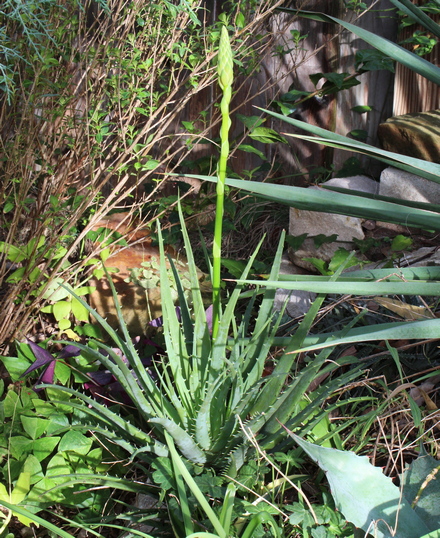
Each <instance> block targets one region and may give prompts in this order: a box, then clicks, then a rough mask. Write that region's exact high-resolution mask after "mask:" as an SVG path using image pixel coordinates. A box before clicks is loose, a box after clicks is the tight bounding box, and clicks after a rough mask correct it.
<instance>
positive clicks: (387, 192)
mask: <svg viewBox="0 0 440 538" xmlns="http://www.w3.org/2000/svg"><path fill="white" fill-rule="evenodd" d="M379 194H380V195H381V196H393V197H394V198H400V199H402V200H411V201H413V202H426V203H430V204H440V184H439V183H434V182H433V181H429V180H427V179H425V178H423V177H420V176H416V175H414V174H410V173H409V172H405V171H404V170H399V169H398V168H393V167H391V166H390V167H388V168H386V169H385V170H384V171H383V172H382V174H381V176H380V188H379Z"/></svg>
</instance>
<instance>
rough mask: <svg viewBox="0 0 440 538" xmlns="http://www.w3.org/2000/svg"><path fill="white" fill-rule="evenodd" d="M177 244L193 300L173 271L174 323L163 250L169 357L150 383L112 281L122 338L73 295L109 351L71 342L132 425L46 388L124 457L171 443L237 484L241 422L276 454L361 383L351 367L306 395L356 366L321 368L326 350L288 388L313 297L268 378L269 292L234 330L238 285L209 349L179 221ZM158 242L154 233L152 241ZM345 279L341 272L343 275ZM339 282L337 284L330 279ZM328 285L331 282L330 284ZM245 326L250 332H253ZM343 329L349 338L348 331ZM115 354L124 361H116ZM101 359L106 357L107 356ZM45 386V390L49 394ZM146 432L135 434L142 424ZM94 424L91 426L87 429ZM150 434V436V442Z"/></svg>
mask: <svg viewBox="0 0 440 538" xmlns="http://www.w3.org/2000/svg"><path fill="white" fill-rule="evenodd" d="M181 219H182V228H183V237H184V242H185V247H186V253H187V258H188V265H189V268H190V278H191V287H192V290H191V298H190V301H187V298H186V295H187V294H185V293H184V292H183V289H182V286H181V285H179V282H180V281H179V276H178V274H177V271H176V272H175V275H174V276H175V279H176V282H177V283H178V286H177V287H178V292H179V298H180V316H179V315H178V313H177V312H176V308H175V305H174V301H173V298H172V295H171V290H170V286H169V273H168V271H167V269H166V264H165V253H164V249H163V244H162V242H161V243H160V245H161V290H162V309H163V338H164V341H165V345H164V347H165V349H166V357H165V358H164V360H163V361H161V362H160V363H157V364H156V365H155V376H156V378H157V380H155V379H153V378H152V377H151V375H150V374H149V373H148V372H147V371H146V369H145V366H144V365H143V364H142V361H141V359H140V357H139V355H138V353H137V351H136V349H135V347H134V345H133V343H132V340H131V337H130V335H129V334H128V331H127V328H126V326H125V324H124V321H123V318H122V314H121V313H120V309H119V305H118V302H117V296H116V292H115V290H114V287H113V285H112V284H113V283H112V280H111V279H109V283H110V286H111V287H112V289H113V295H114V299H115V304H116V307H117V310H118V311H119V320H120V332H119V333H118V332H117V331H115V330H114V329H112V328H111V327H110V326H109V324H108V323H107V321H106V320H104V319H103V318H102V317H100V316H99V315H98V314H97V313H96V312H95V311H93V309H92V308H91V307H90V306H89V305H87V303H86V302H85V301H84V300H83V299H82V298H81V297H79V296H76V295H75V293H74V292H73V291H70V293H72V295H74V296H76V298H77V299H78V300H79V301H80V302H81V303H82V304H83V306H84V307H85V308H87V309H88V311H89V312H90V313H91V315H92V316H94V317H95V318H96V320H97V322H98V323H99V324H100V325H101V327H102V329H103V330H104V331H105V332H106V333H107V335H108V337H109V338H110V339H111V340H112V341H113V344H112V346H110V345H109V344H103V343H101V342H94V343H93V342H90V343H89V345H85V344H81V343H76V344H75V345H76V346H77V347H78V348H79V349H81V350H82V351H83V352H84V353H87V354H89V355H90V356H92V357H93V358H95V359H96V360H98V361H100V362H101V363H102V364H103V365H104V367H105V368H106V369H107V370H109V371H110V372H111V373H112V374H113V376H114V377H115V378H116V379H117V380H118V381H119V383H120V384H121V386H122V388H123V389H124V390H125V392H126V393H127V395H128V396H129V397H130V399H131V401H132V402H133V405H134V406H135V407H136V408H137V411H138V417H137V419H136V416H135V418H133V419H130V418H127V417H125V416H122V415H121V414H119V413H118V412H116V411H115V410H112V409H109V408H108V407H105V406H104V405H102V404H100V403H98V402H97V401H96V400H95V399H93V398H91V397H89V396H87V395H85V394H83V393H80V392H79V391H75V390H73V389H70V388H68V387H62V386H52V385H51V386H52V387H53V388H54V389H56V390H58V391H65V392H68V393H70V394H74V395H75V396H76V397H77V398H79V399H80V400H82V401H83V402H84V403H86V404H87V406H83V405H81V404H80V403H77V404H75V402H73V403H72V404H69V405H72V406H75V405H76V406H78V407H79V408H81V409H82V411H83V412H85V413H87V414H88V415H89V418H90V427H93V429H94V431H97V430H96V429H97V428H98V430H99V434H100V435H103V436H105V437H107V438H108V439H109V440H110V441H111V442H114V443H116V444H118V445H120V446H121V447H122V448H124V449H125V450H127V452H128V454H129V456H130V457H131V458H138V459H146V460H147V461H150V460H151V456H152V455H156V456H167V455H168V454H169V449H168V445H167V442H166V435H169V436H171V438H172V439H173V442H174V443H175V445H176V447H177V449H178V450H179V452H180V454H181V455H183V456H184V457H185V458H187V459H188V460H189V461H191V462H193V463H195V464H199V465H207V466H211V467H215V468H220V469H227V470H228V472H229V473H230V474H232V475H234V474H235V473H236V472H237V471H238V469H239V468H240V467H241V466H242V465H243V463H244V462H245V461H246V458H247V451H248V449H249V443H248V441H247V439H246V438H245V436H244V435H243V432H242V431H241V428H240V420H242V421H243V422H245V423H246V426H247V428H248V429H250V430H251V431H252V432H253V433H254V434H255V435H256V434H260V435H261V446H262V448H263V449H265V448H276V447H277V446H278V444H279V443H281V442H283V440H285V435H284V433H283V432H282V430H281V429H280V426H279V422H278V421H279V420H280V421H285V422H287V424H288V425H289V427H292V428H299V429H300V430H301V431H303V432H307V431H310V430H312V429H313V427H314V426H315V425H316V424H317V423H319V421H320V420H322V418H323V416H324V415H325V412H324V411H322V410H320V405H321V403H322V402H323V401H324V400H325V399H326V398H327V397H328V396H329V394H331V392H332V390H334V389H336V388H337V387H339V386H341V385H343V384H346V383H348V382H349V381H350V380H352V379H354V378H355V377H356V376H358V375H359V369H358V368H357V367H355V366H353V367H352V368H351V369H348V370H347V372H346V373H344V374H343V375H341V376H340V377H337V378H336V379H335V380H333V381H331V382H329V383H328V384H326V385H323V386H322V387H320V389H317V391H316V392H315V393H314V394H310V395H309V400H308V401H309V402H310V403H308V404H307V405H306V404H305V398H304V395H305V393H306V391H307V389H308V388H309V385H310V383H311V382H312V381H313V380H314V379H315V377H316V375H317V374H318V372H319V373H325V372H331V371H333V370H335V369H337V368H339V367H340V366H341V365H342V364H345V365H350V364H351V362H352V361H353V360H354V359H350V358H344V359H341V360H340V361H335V362H333V361H332V362H327V361H326V359H327V358H328V356H329V355H330V353H331V351H332V349H331V348H328V349H325V350H323V351H322V352H321V353H319V354H318V355H317V357H316V358H315V359H314V360H313V361H311V362H310V363H309V364H308V365H307V367H305V368H304V369H303V370H302V371H301V372H300V373H299V374H298V375H297V376H296V377H295V378H294V379H293V380H292V381H291V382H289V385H288V386H287V387H286V385H285V383H286V380H287V378H289V377H290V376H291V369H292V366H293V365H294V364H295V358H296V356H297V354H296V350H298V349H299V348H301V347H302V345H303V342H304V339H305V338H306V336H307V334H308V332H309V330H310V326H311V324H312V323H313V321H314V318H315V316H316V314H317V312H318V310H319V308H320V306H321V305H322V301H323V299H324V297H323V296H322V297H319V298H318V299H317V300H316V302H315V304H314V305H313V307H312V309H311V310H310V312H309V314H308V315H307V316H306V318H305V319H304V321H303V322H302V324H301V325H300V327H299V329H298V330H297V332H296V334H295V335H294V336H293V337H292V338H291V339H290V342H289V345H288V346H287V347H286V349H285V352H284V354H283V355H282V356H281V357H280V359H279V360H278V362H277V365H276V366H275V369H274V371H273V373H272V374H271V375H270V376H268V377H264V378H263V377H262V375H263V369H264V366H265V361H266V358H267V356H268V352H269V349H270V348H271V346H272V345H273V343H274V342H275V338H276V333H277V328H278V324H279V321H280V315H278V314H277V315H276V316H275V318H274V317H273V314H272V307H273V300H274V294H275V290H271V289H267V290H266V291H265V292H264V295H263V299H262V302H261V305H260V307H259V310H258V314H257V316H256V318H254V317H253V316H254V309H255V308H256V305H255V299H256V295H255V297H254V298H253V299H251V300H250V301H249V304H248V307H247V309H246V311H245V313H244V315H243V318H242V320H241V322H237V320H236V313H237V312H236V306H237V301H238V300H239V297H240V294H241V293H242V291H243V289H244V285H243V284H238V285H237V287H236V288H235V289H234V290H233V291H232V293H231V295H230V297H229V298H228V301H227V304H226V306H225V308H224V309H223V311H222V312H221V315H220V321H219V330H218V335H217V338H216V339H215V341H213V340H212V339H211V336H210V323H209V321H208V319H207V314H206V312H205V307H204V305H203V301H202V295H201V292H200V288H199V281H198V276H197V272H196V266H195V263H194V259H193V256H192V251H191V246H190V243H189V237H188V234H187V233H186V231H185V227H184V222H183V216H182V214H181ZM159 237H160V234H159ZM282 247H283V240H282V241H281V242H280V245H279V248H278V251H277V253H276V256H275V259H274V264H273V268H272V272H271V278H272V279H273V280H276V277H277V273H278V271H279V266H280V261H281V254H282ZM255 256H256V253H255V254H254V255H253V256H252V257H251V259H250V260H249V262H248V264H247V267H246V269H245V272H244V274H243V279H246V278H247V276H248V272H249V270H250V267H251V266H252V263H253V261H254V258H255ZM341 270H342V268H341ZM336 276H337V275H336ZM336 276H335V278H336ZM251 327H252V328H251ZM347 330H348V329H347ZM115 348H118V349H120V350H121V351H122V354H123V356H124V359H125V360H124V359H122V358H121V356H120V355H119V354H118V353H116V351H115ZM101 351H105V353H106V355H104V354H103V353H102V352H101ZM46 386H47V385H46ZM143 421H144V424H148V427H147V428H145V426H144V427H142V426H141V425H140V424H141V423H142V422H143ZM92 424H93V426H92ZM147 430H149V431H148V433H147Z"/></svg>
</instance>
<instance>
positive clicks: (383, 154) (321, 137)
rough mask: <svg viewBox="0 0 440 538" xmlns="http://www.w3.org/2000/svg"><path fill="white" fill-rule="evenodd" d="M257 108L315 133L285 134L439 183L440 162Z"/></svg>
mask: <svg viewBox="0 0 440 538" xmlns="http://www.w3.org/2000/svg"><path fill="white" fill-rule="evenodd" d="M257 108H259V110H261V111H262V112H265V113H266V114H269V115H270V116H273V117H274V118H277V119H279V120H281V121H283V122H284V123H288V124H289V125H292V126H293V127H298V128H300V129H304V130H305V131H308V132H310V133H312V134H313V135H315V136H314V137H313V138H310V137H305V136H304V135H294V134H292V133H284V134H285V135H286V136H293V137H297V138H301V139H305V140H309V141H311V142H316V143H318V144H324V145H328V146H332V147H336V148H339V149H346V150H348V151H357V152H358V153H362V154H364V155H369V156H371V157H374V158H375V159H378V160H379V161H382V162H385V163H387V164H389V165H390V166H395V167H397V168H401V169H402V170H406V171H408V172H411V173H412V174H415V175H419V176H423V177H424V178H426V179H429V180H430V181H435V182H436V183H440V164H438V163H434V162H430V161H425V160H423V159H417V158H416V157H408V156H407V155H401V154H400V153H393V152H392V151H387V150H385V149H381V148H376V147H374V146H370V145H369V144H365V142H360V141H358V140H353V139H352V138H347V137H346V136H343V135H340V134H337V133H333V132H332V131H327V130H326V129H323V128H322V127H318V126H316V125H310V124H308V123H306V122H304V121H300V120H296V119H294V118H290V117H288V116H283V115H282V114H278V112H273V111H271V110H267V109H265V108H260V107H257Z"/></svg>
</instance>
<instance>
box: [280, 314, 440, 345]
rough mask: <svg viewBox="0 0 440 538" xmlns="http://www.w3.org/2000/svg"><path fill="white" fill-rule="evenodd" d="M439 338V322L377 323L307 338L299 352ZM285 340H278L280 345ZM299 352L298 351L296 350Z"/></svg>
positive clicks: (430, 320)
mask: <svg viewBox="0 0 440 538" xmlns="http://www.w3.org/2000/svg"><path fill="white" fill-rule="evenodd" d="M439 338H440V320H438V319H428V320H423V321H408V322H401V323H400V322H394V323H379V324H377V325H370V326H368V327H356V328H355V329H351V330H350V331H348V332H347V334H346V336H344V337H340V336H339V333H336V334H335V333H334V332H333V333H321V334H320V335H317V336H309V337H307V338H306V339H305V340H304V347H302V348H301V351H312V350H315V349H322V348H324V347H329V346H332V347H333V346H338V345H341V344H354V343H356V342H373V341H377V340H432V339H435V340H437V339H439ZM282 341H285V339H282V340H280V341H279V342H278V343H279V344H281V343H282ZM297 351H298V352H299V349H297Z"/></svg>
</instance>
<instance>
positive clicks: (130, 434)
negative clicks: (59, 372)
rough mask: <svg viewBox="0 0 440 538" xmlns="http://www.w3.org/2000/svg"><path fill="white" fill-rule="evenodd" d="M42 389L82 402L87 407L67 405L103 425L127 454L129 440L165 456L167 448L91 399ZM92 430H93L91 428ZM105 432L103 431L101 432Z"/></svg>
mask: <svg viewBox="0 0 440 538" xmlns="http://www.w3.org/2000/svg"><path fill="white" fill-rule="evenodd" d="M42 387H43V388H51V389H54V390H58V391H61V392H67V393H68V394H71V395H72V396H75V397H76V398H78V399H79V400H82V401H83V402H84V403H85V404H87V405H82V404H78V403H76V402H74V401H71V400H70V401H69V403H68V405H69V406H71V407H74V408H76V409H79V410H82V411H83V412H84V413H86V414H87V415H89V416H91V417H93V418H94V419H95V420H96V421H97V424H103V425H104V426H106V427H108V428H109V432H108V436H109V438H110V439H112V440H113V441H115V442H116V443H117V444H119V445H121V446H123V447H124V448H126V449H127V450H128V451H129V453H130V454H131V452H133V450H132V449H133V447H132V446H131V445H130V444H129V441H128V440H129V439H131V440H132V441H134V442H135V443H137V444H138V445H140V446H143V447H148V448H149V451H150V452H152V453H154V454H157V455H158V456H167V455H168V450H167V448H166V447H165V446H164V445H163V444H162V443H161V442H160V441H157V440H156V439H153V438H152V437H150V436H149V435H148V434H146V433H145V432H143V431H142V430H140V429H139V428H137V427H136V426H134V425H133V424H132V423H131V422H129V421H128V420H126V419H124V418H123V417H121V416H120V415H118V414H117V413H115V412H113V411H111V410H110V409H109V408H108V407H106V406H104V405H101V404H100V403H98V402H97V401H96V400H94V399H93V398H89V397H88V396H86V395H85V394H82V393H81V392H78V391H76V390H74V389H71V388H69V387H63V386H62V385H42ZM58 403H64V404H65V403H66V402H65V401H60V402H58ZM93 429H95V428H94V427H93ZM102 431H105V430H102ZM115 432H119V433H120V434H121V435H122V438H121V440H120V442H119V440H118V439H117V435H115Z"/></svg>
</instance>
